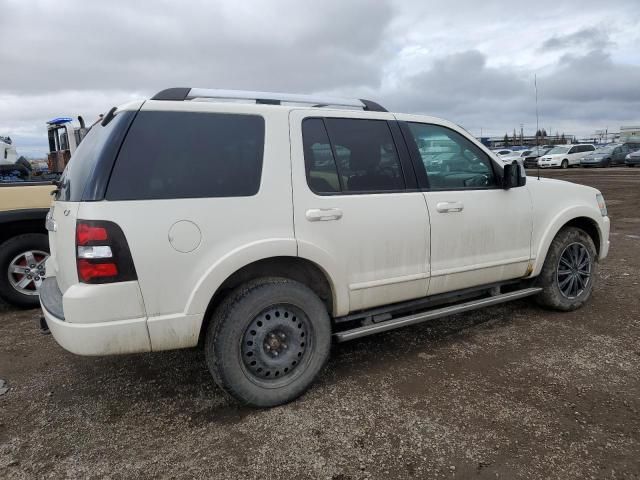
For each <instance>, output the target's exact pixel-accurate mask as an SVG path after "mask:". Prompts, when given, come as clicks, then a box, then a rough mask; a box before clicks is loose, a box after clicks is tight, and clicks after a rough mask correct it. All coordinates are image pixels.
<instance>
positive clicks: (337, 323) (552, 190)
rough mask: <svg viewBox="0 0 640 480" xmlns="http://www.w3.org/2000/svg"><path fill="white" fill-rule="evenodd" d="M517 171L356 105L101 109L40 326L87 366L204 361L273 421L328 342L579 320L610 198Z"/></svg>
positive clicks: (173, 104)
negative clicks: (467, 316)
mask: <svg viewBox="0 0 640 480" xmlns="http://www.w3.org/2000/svg"><path fill="white" fill-rule="evenodd" d="M229 100H237V101H233V102H230V101H229ZM240 100H242V101H240ZM523 172H524V169H523V168H520V167H519V166H518V164H517V162H514V163H511V164H506V165H505V164H503V163H502V162H501V161H499V160H498V159H497V158H496V156H495V155H493V154H492V153H491V151H490V150H488V149H487V148H486V147H485V146H484V145H482V144H481V143H480V142H478V141H477V140H476V139H475V138H474V137H473V136H472V135H470V134H469V133H468V132H467V131H465V130H464V129H462V128H460V127H458V126H457V125H455V124H454V123H451V122H447V121H445V120H441V119H438V118H434V117H428V116H423V115H407V114H394V113H390V112H388V111H386V110H385V109H384V108H383V107H381V106H380V105H378V104H376V103H375V102H371V101H367V100H359V99H346V100H345V99H336V98H327V97H315V96H303V95H294V94H273V93H265V92H238V91H219V90H206V89H190V88H175V89H169V90H165V91H162V92H160V93H158V94H157V95H155V96H154V97H153V98H152V99H150V100H146V101H139V102H135V103H130V104H128V105H123V106H121V107H119V108H117V109H116V108H114V109H112V110H111V111H110V112H109V113H108V114H107V115H105V117H104V119H103V120H102V122H101V123H100V124H97V125H95V126H94V127H93V128H92V129H91V131H90V132H89V134H88V135H87V137H86V138H85V139H84V140H83V142H82V144H81V145H80V147H79V148H78V150H77V151H76V153H75V154H74V155H73V157H72V159H71V162H70V163H69V165H68V166H67V169H66V170H65V173H64V175H63V177H62V179H61V181H60V183H59V185H58V189H57V190H56V192H55V202H54V205H53V207H52V209H51V212H50V213H49V215H48V218H47V229H48V230H49V242H50V245H51V256H50V257H49V259H48V261H47V264H46V278H45V280H44V282H43V284H42V287H41V290H40V302H41V305H42V310H43V315H44V321H43V323H45V322H46V325H48V327H49V329H50V330H51V333H52V334H53V336H54V338H55V339H56V341H57V342H58V343H59V344H60V345H62V346H63V347H64V348H66V349H67V350H70V351H71V352H74V353H77V354H81V355H108V354H123V353H135V352H148V351H160V350H170V349H176V348H190V347H196V346H198V345H200V347H201V348H203V349H204V352H205V358H206V361H207V365H208V367H209V369H210V371H211V374H212V376H213V378H214V380H215V381H216V382H217V383H218V385H220V387H221V388H222V389H224V390H225V391H226V392H228V393H229V394H230V395H231V396H233V397H235V398H236V399H238V400H239V401H240V402H242V403H245V404H249V405H254V406H261V407H266V406H273V405H279V404H281V403H284V402H288V401H291V400H293V399H294V398H296V397H298V396H299V395H301V394H302V393H303V392H304V391H305V390H306V389H307V388H308V387H309V386H310V385H311V383H312V382H313V380H314V378H316V376H317V375H318V373H319V372H320V370H321V369H322V367H323V365H324V364H325V362H326V361H327V358H328V356H329V351H330V348H331V343H332V341H336V342H342V341H347V340H353V339H357V338H361V337H365V336H367V335H372V334H374V333H379V332H384V331H388V330H392V329H395V328H400V327H406V326H409V325H413V324H416V323H420V322H424V321H428V320H433V319H435V318H439V317H442V316H445V315H450V314H454V313H462V312H467V311H470V310H473V309H476V308H481V307H486V306H489V305H496V304H499V303H502V302H506V301H511V300H516V299H519V298H524V297H528V296H531V297H534V298H535V299H536V300H537V301H538V303H540V304H541V305H543V306H545V307H547V308H553V309H557V310H562V311H569V310H574V309H576V308H579V307H580V306H582V305H584V304H585V302H587V300H588V299H589V297H590V296H591V293H592V291H593V288H594V284H595V281H596V278H597V275H596V272H597V267H598V263H599V261H600V260H601V259H603V258H605V257H606V256H607V252H608V249H609V240H608V238H609V218H608V217H607V210H606V206H605V203H604V199H603V198H602V195H601V194H600V192H598V191H597V190H596V189H594V188H591V187H586V186H583V185H577V184H573V183H568V182H561V181H557V180H547V179H544V178H543V179H531V181H527V180H528V179H527V178H526V177H525V176H524V174H523Z"/></svg>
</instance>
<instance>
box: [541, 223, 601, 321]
mask: <svg viewBox="0 0 640 480" xmlns="http://www.w3.org/2000/svg"><path fill="white" fill-rule="evenodd" d="M597 258H598V256H597V251H596V247H595V244H594V243H593V240H592V239H591V237H590V236H589V235H588V234H587V233H586V232H585V231H584V230H581V229H579V228H575V227H568V228H564V229H562V230H560V232H558V234H557V235H556V238H554V239H553V241H552V242H551V246H550V247H549V251H548V252H547V257H546V258H545V260H544V265H543V267H542V271H541V272H540V275H539V276H538V280H537V284H538V286H540V287H542V288H543V290H542V292H541V293H539V294H538V295H537V296H536V301H537V302H538V303H539V304H540V305H542V306H544V307H547V308H552V309H554V310H560V311H564V312H568V311H571V310H576V309H577V308H580V307H581V306H582V305H584V304H585V302H586V301H587V300H588V299H589V297H591V293H592V291H593V283H594V281H595V277H596V274H597V266H598V263H597Z"/></svg>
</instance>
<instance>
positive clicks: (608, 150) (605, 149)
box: [596, 147, 615, 153]
mask: <svg viewBox="0 0 640 480" xmlns="http://www.w3.org/2000/svg"><path fill="white" fill-rule="evenodd" d="M614 148H615V147H598V148H596V153H611V152H613V149H614Z"/></svg>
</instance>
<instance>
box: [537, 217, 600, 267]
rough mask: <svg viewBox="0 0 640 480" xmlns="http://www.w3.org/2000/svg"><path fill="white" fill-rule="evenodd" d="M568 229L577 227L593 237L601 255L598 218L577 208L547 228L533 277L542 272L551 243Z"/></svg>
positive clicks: (540, 243)
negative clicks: (561, 232)
mask: <svg viewBox="0 0 640 480" xmlns="http://www.w3.org/2000/svg"><path fill="white" fill-rule="evenodd" d="M567 227H576V228H580V229H581V230H583V231H584V232H586V233H587V235H589V237H591V239H592V240H593V243H594V244H595V247H596V252H597V253H598V255H600V252H601V250H602V238H603V232H602V231H601V228H600V224H599V223H598V220H597V217H595V216H594V214H593V212H591V210H590V209H587V208H584V207H583V208H580V207H576V208H574V209H570V210H567V211H565V212H562V213H561V214H559V215H558V216H557V217H556V218H555V219H554V221H553V222H552V223H551V226H550V227H549V228H547V230H546V231H545V234H544V235H543V236H542V239H541V241H540V242H539V245H538V250H537V254H536V257H535V258H536V261H535V265H534V269H533V271H532V273H531V276H532V277H533V276H536V275H538V274H539V273H540V271H541V270H542V266H543V264H544V261H545V259H546V257H547V253H548V252H549V247H550V246H551V242H552V241H553V239H554V238H555V237H556V235H558V233H559V232H560V231H561V230H562V229H563V228H567Z"/></svg>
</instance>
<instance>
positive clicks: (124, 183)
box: [106, 112, 265, 200]
mask: <svg viewBox="0 0 640 480" xmlns="http://www.w3.org/2000/svg"><path fill="white" fill-rule="evenodd" d="M264 131H265V128H264V119H263V118H262V117H260V116H257V115H238V114H222V113H200V112H198V113H196V112H140V113H138V115H137V116H136V119H135V121H134V122H133V124H132V125H131V128H130V129H129V133H128V134H127V137H126V139H125V141H124V143H123V144H122V149H121V150H120V153H119V155H118V159H117V161H116V164H115V166H114V169H113V173H112V175H111V179H110V180H109V186H108V188H107V195H106V198H107V199H108V200H152V199H167V198H205V197H245V196H251V195H255V194H256V193H258V190H259V188H260V178H261V174H262V157H263V151H264Z"/></svg>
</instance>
